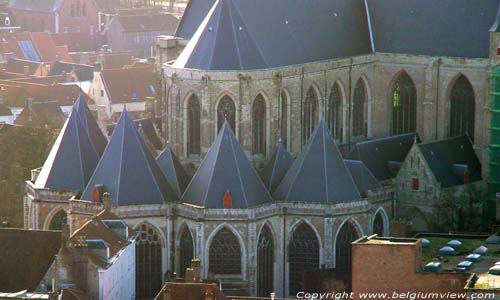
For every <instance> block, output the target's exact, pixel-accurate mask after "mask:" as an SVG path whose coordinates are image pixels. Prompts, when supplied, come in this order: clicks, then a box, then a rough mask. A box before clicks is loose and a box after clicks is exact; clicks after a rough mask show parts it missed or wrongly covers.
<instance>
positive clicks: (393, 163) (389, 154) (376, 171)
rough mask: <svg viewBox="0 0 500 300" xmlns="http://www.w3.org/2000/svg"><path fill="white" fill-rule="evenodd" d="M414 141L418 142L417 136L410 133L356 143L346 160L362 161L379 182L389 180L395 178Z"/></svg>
mask: <svg viewBox="0 0 500 300" xmlns="http://www.w3.org/2000/svg"><path fill="white" fill-rule="evenodd" d="M415 139H416V140H417V142H418V141H419V140H420V138H419V137H418V134H417V133H415V132H412V133H405V134H400V135H394V136H389V137H383V138H379V139H374V140H369V141H363V142H358V143H356V145H355V146H354V149H353V150H352V151H351V153H349V155H347V158H349V159H352V160H360V161H362V162H363V163H364V164H365V166H366V167H367V168H368V169H369V170H370V171H371V172H372V174H373V175H374V176H375V177H376V178H377V179H378V180H379V181H382V180H387V179H391V178H394V177H395V176H396V174H397V171H399V167H400V166H401V164H402V163H403V161H404V160H405V159H406V155H408V152H410V149H411V147H412V146H413V143H414V142H415ZM398 166H399V167H398Z"/></svg>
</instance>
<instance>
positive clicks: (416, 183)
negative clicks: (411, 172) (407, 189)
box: [412, 178, 420, 191]
mask: <svg viewBox="0 0 500 300" xmlns="http://www.w3.org/2000/svg"><path fill="white" fill-rule="evenodd" d="M412 189H413V190H414V191H418V190H419V189H420V183H419V181H418V178H413V179H412Z"/></svg>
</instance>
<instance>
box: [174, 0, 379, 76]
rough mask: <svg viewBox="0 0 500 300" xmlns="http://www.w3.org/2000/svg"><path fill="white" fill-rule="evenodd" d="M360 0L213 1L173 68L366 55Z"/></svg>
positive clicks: (215, 67) (262, 65)
mask: <svg viewBox="0 0 500 300" xmlns="http://www.w3.org/2000/svg"><path fill="white" fill-rule="evenodd" d="M363 3H364V1H363V0H336V1H331V0H314V1H304V0H277V1H271V2H270V1H266V0H254V1H246V0H218V1H217V2H215V4H214V6H213V7H212V8H211V9H210V11H209V12H208V13H207V15H206V17H205V18H204V20H203V22H202V23H201V25H200V26H199V27H198V29H197V30H196V32H195V34H194V35H193V36H192V38H191V40H190V41H189V43H188V44H187V46H186V48H185V49H184V51H183V52H182V53H181V55H180V56H179V58H178V59H177V61H176V62H175V63H174V67H177V68H193V69H202V70H247V69H263V68H272V67H279V66H286V65H293V64H303V63H308V62H314V61H321V60H326V59H331V58H338V57H347V56H355V55H360V54H367V53H371V46H370V38H369V32H368V25H367V18H366V10H365V7H364V4H363Z"/></svg>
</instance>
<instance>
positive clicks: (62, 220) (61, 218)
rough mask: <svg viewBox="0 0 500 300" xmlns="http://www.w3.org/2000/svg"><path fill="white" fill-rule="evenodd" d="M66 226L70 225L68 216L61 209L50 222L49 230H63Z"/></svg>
mask: <svg viewBox="0 0 500 300" xmlns="http://www.w3.org/2000/svg"><path fill="white" fill-rule="evenodd" d="M66 224H68V215H67V214H66V212H65V211H64V210H62V209H61V210H60V211H58V212H57V213H56V214H55V215H54V216H53V217H52V220H50V225H49V230H62V228H63V226H64V225H66Z"/></svg>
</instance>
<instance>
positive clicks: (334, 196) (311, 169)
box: [273, 120, 361, 203]
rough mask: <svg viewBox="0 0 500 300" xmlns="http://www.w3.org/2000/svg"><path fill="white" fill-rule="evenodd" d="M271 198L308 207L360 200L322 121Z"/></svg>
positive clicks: (347, 170)
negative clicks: (306, 204)
mask: <svg viewBox="0 0 500 300" xmlns="http://www.w3.org/2000/svg"><path fill="white" fill-rule="evenodd" d="M273 197H274V199H276V200H285V201H289V202H292V201H293V202H311V203H333V202H340V201H348V200H355V199H360V198H361V194H360V192H359V190H358V187H357V186H356V184H355V182H354V179H353V177H352V176H351V174H350V172H349V169H348V168H347V167H346V164H345V162H344V160H343V158H342V156H341V155H340V151H339V149H338V148H337V145H336V144H335V141H334V140H333V139H332V137H331V135H330V133H329V132H328V129H327V128H326V125H325V122H324V121H323V120H321V121H320V123H319V124H318V126H317V127H316V129H315V130H314V133H313V134H312V136H311V138H310V139H309V140H308V141H307V143H306V145H305V146H304V148H303V149H302V152H301V153H300V155H299V156H298V157H297V159H296V160H295V161H294V162H293V164H292V166H291V167H290V169H289V170H288V172H287V173H286V175H285V177H284V178H283V180H282V181H281V183H280V184H279V185H278V188H277V189H276V191H275V192H274V194H273Z"/></svg>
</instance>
